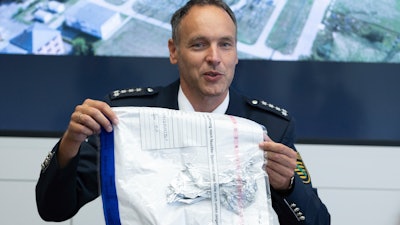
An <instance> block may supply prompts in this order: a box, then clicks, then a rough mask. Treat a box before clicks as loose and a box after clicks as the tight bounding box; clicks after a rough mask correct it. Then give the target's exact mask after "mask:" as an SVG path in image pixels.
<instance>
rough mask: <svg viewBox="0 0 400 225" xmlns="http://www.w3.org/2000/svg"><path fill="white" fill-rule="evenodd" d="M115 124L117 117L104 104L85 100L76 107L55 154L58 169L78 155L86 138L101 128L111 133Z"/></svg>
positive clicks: (98, 131)
mask: <svg viewBox="0 0 400 225" xmlns="http://www.w3.org/2000/svg"><path fill="white" fill-rule="evenodd" d="M117 123H118V118H117V116H116V115H115V113H114V112H113V111H112V110H111V107H110V106H109V105H108V104H107V103H105V102H102V101H98V100H92V99H86V100H85V101H84V102H83V103H82V105H78V106H76V107H75V111H74V112H73V113H72V115H71V120H70V122H69V125H68V128H67V130H66V131H65V133H64V135H63V137H62V139H61V143H60V148H59V151H58V153H57V159H58V162H59V165H60V167H61V168H62V167H64V166H65V165H67V164H68V162H69V160H70V159H72V158H73V157H75V156H76V154H78V151H79V147H80V145H81V143H82V142H83V141H85V139H86V138H87V137H88V136H90V135H93V134H99V133H100V131H101V127H103V128H104V129H105V130H106V131H107V132H111V131H112V124H117Z"/></svg>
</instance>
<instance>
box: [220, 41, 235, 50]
mask: <svg viewBox="0 0 400 225" xmlns="http://www.w3.org/2000/svg"><path fill="white" fill-rule="evenodd" d="M220 46H221V48H223V49H231V48H232V47H233V43H232V42H230V41H224V42H221V43H220Z"/></svg>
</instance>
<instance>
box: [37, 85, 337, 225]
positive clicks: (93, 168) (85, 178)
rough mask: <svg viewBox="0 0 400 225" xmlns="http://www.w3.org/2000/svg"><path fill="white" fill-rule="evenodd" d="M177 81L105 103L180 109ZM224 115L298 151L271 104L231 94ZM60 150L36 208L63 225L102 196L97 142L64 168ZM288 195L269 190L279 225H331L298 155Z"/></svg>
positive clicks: (288, 125) (284, 117) (290, 125)
mask: <svg viewBox="0 0 400 225" xmlns="http://www.w3.org/2000/svg"><path fill="white" fill-rule="evenodd" d="M178 90H179V80H178V81H176V82H174V83H172V84H170V85H169V86H166V87H155V88H131V89H123V90H116V91H114V92H112V93H110V94H109V95H108V96H107V97H106V102H107V103H108V104H109V105H110V106H112V107H118V106H147V107H162V108H168V109H178V100H177V96H178ZM229 98H230V100H229V106H228V109H227V112H226V114H229V115H234V116H239V117H243V118H247V119H250V120H253V121H255V122H257V123H259V124H262V125H264V126H265V127H266V128H267V130H268V135H269V137H270V138H271V139H272V140H274V141H275V142H280V143H282V144H285V145H286V146H289V147H290V148H292V149H295V147H294V141H295V139H294V138H295V137H294V122H293V119H292V118H291V116H290V115H289V114H288V112H287V111H286V110H284V109H282V108H279V107H277V106H274V105H273V104H271V103H269V102H266V101H262V100H257V99H249V98H247V97H245V96H242V95H240V94H239V93H238V92H236V91H235V90H233V89H230V91H229ZM57 149H58V144H56V146H55V147H54V148H53V150H52V151H51V152H50V153H49V155H48V156H47V158H46V159H45V161H44V162H43V164H42V171H41V174H40V177H39V180H38V183H37V186H36V202H37V207H38V211H39V214H40V216H41V217H42V218H43V219H44V220H48V221H64V220H67V219H69V218H71V217H73V216H74V215H75V214H76V213H77V212H78V210H79V209H80V208H81V207H82V206H83V205H85V204H86V203H88V202H90V201H92V200H94V199H95V198H97V197H98V196H99V188H98V187H99V182H98V165H97V164H98V151H99V138H98V136H92V137H89V138H88V139H87V141H85V142H83V143H82V145H81V147H80V150H79V154H78V155H77V156H76V157H75V158H74V159H73V160H72V161H71V163H69V164H68V165H67V166H66V167H65V168H63V169H60V168H59V166H58V164H57V160H56V157H55V156H56V155H57ZM292 181H293V187H292V188H291V190H290V191H288V192H285V193H282V192H278V191H276V190H274V189H273V188H272V187H271V196H272V206H273V208H274V210H275V212H276V213H277V215H278V217H279V222H280V224H281V225H286V224H290V225H293V224H318V225H324V224H330V215H329V212H328V210H327V208H326V207H325V205H324V204H323V203H322V202H321V200H320V199H319V197H318V194H317V190H316V189H315V188H313V187H312V184H311V180H310V177H309V174H308V172H307V169H306V167H305V166H304V164H303V162H302V159H301V157H300V155H299V154H298V160H297V169H296V172H295V176H294V179H293V180H292Z"/></svg>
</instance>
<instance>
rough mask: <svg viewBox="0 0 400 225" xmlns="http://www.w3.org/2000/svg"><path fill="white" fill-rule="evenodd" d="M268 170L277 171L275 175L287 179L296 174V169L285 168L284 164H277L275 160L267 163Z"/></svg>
mask: <svg viewBox="0 0 400 225" xmlns="http://www.w3.org/2000/svg"><path fill="white" fill-rule="evenodd" d="M266 168H268V169H270V170H272V171H275V173H277V174H279V175H280V176H282V177H286V178H290V177H292V176H293V174H294V168H292V167H288V166H285V165H284V164H282V163H280V162H275V161H273V160H269V161H268V162H267V165H266Z"/></svg>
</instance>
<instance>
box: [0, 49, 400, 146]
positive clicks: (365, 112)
mask: <svg viewBox="0 0 400 225" xmlns="http://www.w3.org/2000/svg"><path fill="white" fill-rule="evenodd" d="M177 77H178V72H177V68H176V67H175V66H173V65H170V63H169V60H168V59H167V58H133V57H99V56H96V57H77V56H37V55H0V90H1V110H0V118H1V122H0V135H2V136H40V137H55V136H60V135H61V133H62V131H64V130H65V129H66V127H67V125H68V121H69V117H70V114H71V113H72V112H73V110H74V107H75V105H77V104H80V103H81V102H82V101H83V100H84V99H85V98H95V99H102V98H103V97H104V96H105V95H106V94H107V93H109V92H110V91H112V90H114V89H118V88H129V87H142V86H156V85H165V84H167V83H170V82H172V81H173V80H175V79H176V78H177ZM399 84H400V64H379V63H333V62H309V61H307V62H300V61H296V62H292V61H291V62H279V61H267V60H241V61H240V62H239V64H238V66H237V70H236V77H235V80H234V83H233V86H234V87H235V88H236V89H239V90H240V91H241V92H243V93H244V94H247V95H250V96H253V97H255V98H259V99H265V100H266V101H268V102H271V103H273V104H275V105H277V106H280V107H283V108H285V109H287V110H288V111H289V113H291V114H292V115H293V116H294V117H295V119H296V121H297V133H298V140H299V142H301V143H332V144H342V143H343V144H378V145H400V126H399V125H400V105H399V102H398V99H399V97H400V91H399V89H398V88H397V87H398V85H399Z"/></svg>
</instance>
